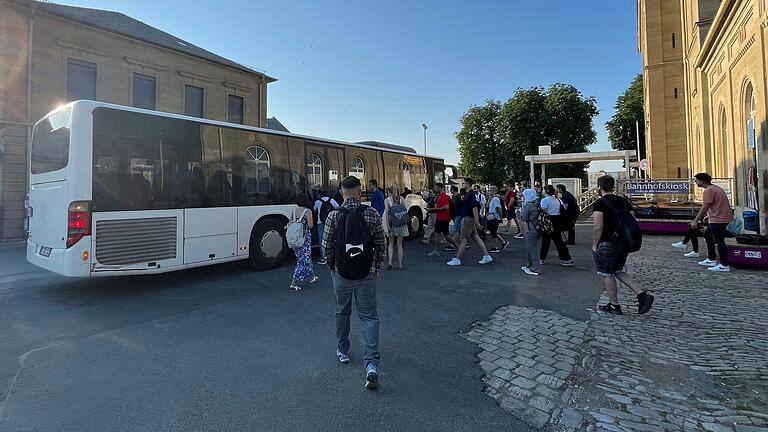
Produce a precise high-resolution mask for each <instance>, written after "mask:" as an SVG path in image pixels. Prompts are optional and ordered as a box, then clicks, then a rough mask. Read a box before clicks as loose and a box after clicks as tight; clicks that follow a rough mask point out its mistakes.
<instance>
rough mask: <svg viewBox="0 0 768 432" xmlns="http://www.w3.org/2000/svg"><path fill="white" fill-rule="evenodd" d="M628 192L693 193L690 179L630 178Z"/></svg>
mask: <svg viewBox="0 0 768 432" xmlns="http://www.w3.org/2000/svg"><path fill="white" fill-rule="evenodd" d="M626 184H627V193H628V194H675V195H688V194H690V193H691V182H690V181H688V180H629V181H627V183H626Z"/></svg>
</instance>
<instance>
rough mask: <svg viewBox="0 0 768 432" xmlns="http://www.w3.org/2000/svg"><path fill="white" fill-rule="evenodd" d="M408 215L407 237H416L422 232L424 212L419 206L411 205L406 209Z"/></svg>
mask: <svg viewBox="0 0 768 432" xmlns="http://www.w3.org/2000/svg"><path fill="white" fill-rule="evenodd" d="M408 217H409V220H408V232H409V233H410V235H409V236H408V238H409V239H414V238H417V237H419V236H420V235H422V234H423V233H424V212H423V211H422V209H421V207H419V206H412V207H411V208H409V209H408Z"/></svg>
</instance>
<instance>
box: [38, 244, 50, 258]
mask: <svg viewBox="0 0 768 432" xmlns="http://www.w3.org/2000/svg"><path fill="white" fill-rule="evenodd" d="M40 255H41V256H44V257H50V256H51V248H49V247H45V246H41V247H40Z"/></svg>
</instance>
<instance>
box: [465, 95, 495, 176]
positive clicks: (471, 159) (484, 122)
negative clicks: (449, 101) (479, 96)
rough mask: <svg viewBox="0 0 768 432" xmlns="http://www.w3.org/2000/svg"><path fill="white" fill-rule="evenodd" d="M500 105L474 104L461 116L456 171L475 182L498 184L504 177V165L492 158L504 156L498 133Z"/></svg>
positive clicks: (491, 103) (492, 102)
mask: <svg viewBox="0 0 768 432" xmlns="http://www.w3.org/2000/svg"><path fill="white" fill-rule="evenodd" d="M500 112H501V102H499V101H494V100H488V101H486V102H485V105H481V106H477V105H473V106H471V107H470V108H469V110H468V111H467V112H466V113H464V115H463V116H461V130H460V131H459V132H457V133H456V139H457V140H458V141H459V155H460V160H459V170H460V171H461V172H462V174H463V175H465V176H467V177H472V178H473V179H476V180H478V181H482V182H487V183H494V184H499V183H501V182H503V181H504V179H505V178H506V177H507V170H506V164H505V162H504V160H503V159H501V158H497V157H494V155H499V154H503V153H504V151H505V147H504V145H503V144H502V143H501V141H500V137H499V133H498V130H497V124H496V123H497V118H498V117H499V113H500Z"/></svg>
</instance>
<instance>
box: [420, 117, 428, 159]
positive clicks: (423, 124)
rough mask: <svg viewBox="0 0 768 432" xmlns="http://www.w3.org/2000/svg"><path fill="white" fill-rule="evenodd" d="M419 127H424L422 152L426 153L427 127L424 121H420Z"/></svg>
mask: <svg viewBox="0 0 768 432" xmlns="http://www.w3.org/2000/svg"><path fill="white" fill-rule="evenodd" d="M421 127H423V128H424V154H427V129H429V128H428V127H427V124H426V123H422V124H421Z"/></svg>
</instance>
